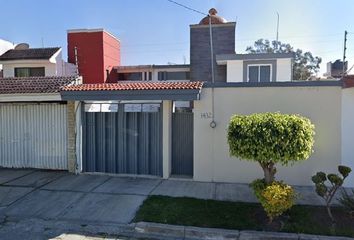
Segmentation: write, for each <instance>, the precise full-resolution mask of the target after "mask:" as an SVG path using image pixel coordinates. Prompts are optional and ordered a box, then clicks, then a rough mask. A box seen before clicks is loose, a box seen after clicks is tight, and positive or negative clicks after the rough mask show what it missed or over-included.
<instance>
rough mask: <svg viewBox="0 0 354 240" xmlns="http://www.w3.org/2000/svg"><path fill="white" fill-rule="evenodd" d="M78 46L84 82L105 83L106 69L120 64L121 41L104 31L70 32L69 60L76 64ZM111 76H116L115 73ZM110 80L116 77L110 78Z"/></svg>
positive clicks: (80, 68) (79, 62)
mask: <svg viewBox="0 0 354 240" xmlns="http://www.w3.org/2000/svg"><path fill="white" fill-rule="evenodd" d="M75 47H76V48H77V57H78V66H79V74H80V75H81V76H82V77H83V82H84V83H104V82H106V80H107V75H106V69H107V68H108V69H109V70H110V72H111V69H112V67H113V66H117V65H119V64H120V46H119V41H118V40H116V39H115V38H114V37H112V36H111V35H109V34H108V33H106V32H104V31H98V32H85V31H83V32H69V33H68V62H70V63H74V64H75V50H74V49H75ZM110 75H112V76H109V77H111V78H114V75H113V73H112V74H110ZM108 81H109V82H112V81H114V79H108Z"/></svg>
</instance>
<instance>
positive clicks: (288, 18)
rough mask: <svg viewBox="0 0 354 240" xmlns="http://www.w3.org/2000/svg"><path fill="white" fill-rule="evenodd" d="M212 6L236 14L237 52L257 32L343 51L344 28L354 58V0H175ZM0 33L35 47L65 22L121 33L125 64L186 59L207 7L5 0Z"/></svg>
mask: <svg viewBox="0 0 354 240" xmlns="http://www.w3.org/2000/svg"><path fill="white" fill-rule="evenodd" d="M176 1H178V2H179V3H181V4H184V5H187V6H189V7H191V8H194V9H197V10H199V11H201V12H206V13H207V12H208V10H209V9H210V8H212V7H214V8H216V9H217V10H218V15H220V16H222V17H224V18H225V19H226V20H228V21H237V26H236V46H235V48H236V49H235V50H236V52H237V53H245V49H246V47H247V46H250V45H253V43H254V41H256V40H257V39H260V38H266V39H270V40H274V39H275V38H276V23H277V12H278V13H279V16H280V23H279V40H280V41H282V42H284V43H289V44H291V45H292V46H293V47H295V48H300V49H302V50H304V51H310V52H312V53H313V54H314V55H315V56H319V57H322V59H323V63H322V64H321V70H320V71H321V72H322V73H323V72H325V71H326V63H327V62H329V61H335V60H336V59H342V57H343V42H344V31H345V30H347V31H348V32H349V34H348V41H347V60H348V61H349V66H352V65H353V64H354V1H353V0H247V1H245V0H243V1H240V0H176ZM0 6H1V7H0V9H1V14H0V39H4V40H7V41H10V42H14V43H21V42H27V43H29V44H30V46H31V47H42V46H45V47H54V46H60V47H62V48H63V56H64V59H66V47H67V41H66V30H68V29H75V28H104V29H106V30H107V31H109V32H111V33H112V34H113V35H115V36H116V37H117V38H119V39H120V41H121V52H122V53H121V61H122V65H137V64H167V63H178V64H180V63H184V62H186V63H189V25H190V24H196V23H199V21H200V20H201V18H203V16H202V15H200V14H198V13H196V12H193V11H189V10H187V9H185V8H182V7H180V6H177V5H175V4H173V3H171V2H169V1H167V0H149V1H143V0H129V1H127V0H90V1H88V0H51V1H48V0H35V1H28V0H11V1H7V0H0Z"/></svg>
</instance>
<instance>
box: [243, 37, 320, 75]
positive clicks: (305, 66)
mask: <svg viewBox="0 0 354 240" xmlns="http://www.w3.org/2000/svg"><path fill="white" fill-rule="evenodd" d="M246 51H247V52H248V53H294V55H295V58H294V76H293V78H294V79H295V80H307V79H308V78H309V77H311V76H313V75H315V74H316V73H317V72H318V71H319V69H320V63H321V62H322V59H321V58H320V57H314V56H313V55H312V53H311V52H303V51H302V50H301V49H296V50H295V49H294V48H293V47H292V46H291V45H290V44H288V43H282V42H280V41H269V40H267V39H259V40H257V41H256V42H255V43H254V46H249V47H247V48H246Z"/></svg>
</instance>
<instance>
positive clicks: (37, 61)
mask: <svg viewBox="0 0 354 240" xmlns="http://www.w3.org/2000/svg"><path fill="white" fill-rule="evenodd" d="M0 64H1V65H2V69H3V77H4V78H7V77H43V76H73V75H76V66H75V65H74V64H70V63H67V62H64V61H63V59H62V49H61V48H59V47H51V48H29V45H28V44H19V45H17V46H15V48H14V49H10V50H7V51H6V52H5V53H3V54H2V55H1V56H0Z"/></svg>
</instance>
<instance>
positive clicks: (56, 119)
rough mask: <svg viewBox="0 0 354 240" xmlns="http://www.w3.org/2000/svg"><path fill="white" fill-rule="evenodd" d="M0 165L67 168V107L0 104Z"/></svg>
mask: <svg viewBox="0 0 354 240" xmlns="http://www.w3.org/2000/svg"><path fill="white" fill-rule="evenodd" d="M0 166H1V167H11V168H42V169H67V167H68V166H67V107H66V105H65V104H56V103H41V104H37V103H33V104H29V103H22V104H20V103H18V104H0Z"/></svg>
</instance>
